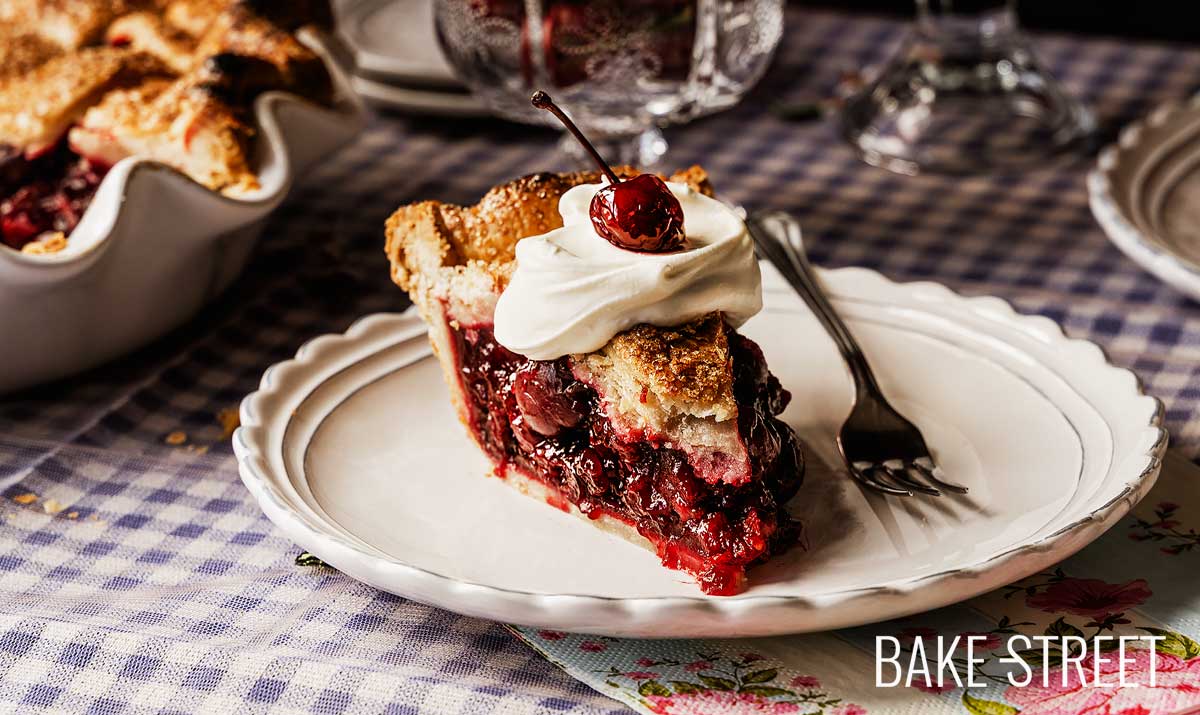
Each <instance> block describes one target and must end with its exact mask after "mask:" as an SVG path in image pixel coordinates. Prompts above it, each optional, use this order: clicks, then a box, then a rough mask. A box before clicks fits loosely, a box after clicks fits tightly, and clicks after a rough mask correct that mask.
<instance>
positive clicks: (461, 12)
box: [434, 0, 783, 168]
mask: <svg viewBox="0 0 1200 715" xmlns="http://www.w3.org/2000/svg"><path fill="white" fill-rule="evenodd" d="M434 17H435V20H436V27H437V34H438V40H439V42H440V43H441V46H442V50H443V52H444V53H445V55H446V57H447V59H448V60H449V61H450V63H451V65H452V66H453V67H454V68H455V70H456V71H457V73H458V74H459V76H460V78H461V79H462V80H463V81H464V82H466V84H467V85H468V86H469V87H470V88H471V90H472V91H473V92H474V93H475V94H476V95H477V96H479V97H480V98H482V99H483V100H484V101H485V102H486V103H487V104H488V106H489V107H491V108H492V109H493V110H494V111H495V112H497V113H498V114H500V115H502V116H505V117H508V118H510V119H515V120H517V121H521V122H528V123H536V124H549V123H553V122H554V120H553V119H552V118H550V117H548V115H546V113H545V112H539V111H537V110H535V109H533V108H532V107H531V106H530V104H529V95H530V93H532V92H533V91H534V90H536V89H545V90H547V91H549V92H550V93H551V94H553V95H554V98H555V100H556V101H557V102H559V103H560V104H561V105H562V106H563V108H564V109H566V111H567V112H568V113H569V114H570V115H571V117H572V119H574V120H575V122H576V123H577V124H579V126H580V128H581V129H583V131H584V132H585V133H586V134H587V135H588V137H589V138H590V139H591V140H592V142H593V143H594V144H596V146H597V148H598V149H599V150H600V152H601V153H602V154H603V155H604V156H605V157H606V158H607V159H608V160H609V161H610V162H611V163H613V164H635V165H638V166H641V167H643V168H651V167H653V166H654V165H655V164H657V163H658V162H659V161H660V160H661V159H662V157H663V154H664V153H665V152H666V151H667V142H666V140H665V139H664V138H663V135H662V132H661V127H664V126H666V125H668V124H671V123H676V122H682V121H687V120H689V119H692V118H695V117H697V116H699V115H702V114H706V113H709V112H713V111H716V110H719V109H723V108H726V107H729V106H731V105H733V104H734V103H736V102H737V101H738V100H739V99H740V98H741V97H742V95H743V94H744V93H745V92H746V91H747V90H748V89H749V88H750V87H751V86H752V85H753V84H754V83H755V82H756V81H757V80H758V79H759V77H761V76H762V74H763V72H765V71H766V68H767V65H768V64H769V63H770V60H771V56H772V54H773V53H774V51H775V48H776V46H777V45H778V43H779V39H780V37H781V36H782V33H783V0H436V2H435V5H434ZM559 146H560V147H561V149H562V150H563V151H565V152H566V153H567V154H569V155H570V156H572V157H573V158H575V159H576V160H577V161H578V162H583V161H585V160H586V159H585V157H583V156H582V155H581V153H580V150H579V147H578V144H577V143H576V142H575V141H574V140H573V139H572V138H571V137H569V136H564V138H563V141H562V142H560V144H559ZM589 165H590V162H589Z"/></svg>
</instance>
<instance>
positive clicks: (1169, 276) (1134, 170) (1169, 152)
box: [1087, 95, 1200, 300]
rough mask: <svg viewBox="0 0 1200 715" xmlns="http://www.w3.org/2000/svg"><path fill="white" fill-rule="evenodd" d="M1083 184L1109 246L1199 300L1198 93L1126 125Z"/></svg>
mask: <svg viewBox="0 0 1200 715" xmlns="http://www.w3.org/2000/svg"><path fill="white" fill-rule="evenodd" d="M1087 186H1088V199H1089V203H1090V204H1091V208H1092V213H1093V214H1094V215H1095V216H1096V220H1097V221H1098V222H1099V223H1100V226H1101V227H1102V228H1103V229H1104V232H1105V233H1107V234H1108V237H1109V238H1110V239H1111V240H1112V242H1113V243H1114V244H1116V246H1117V247H1118V248H1120V249H1121V251H1123V252H1124V253H1125V255H1127V256H1129V257H1130V258H1131V259H1133V260H1134V261H1135V262H1136V263H1137V264H1138V265H1140V266H1141V267H1142V268H1144V269H1146V270H1147V271H1149V272H1150V273H1151V274H1153V275H1155V276H1157V277H1158V278H1159V279H1161V280H1163V281H1164V282H1166V283H1168V284H1169V285H1171V286H1174V287H1175V288H1176V289H1178V290H1180V291H1182V292H1183V293H1185V294H1186V295H1188V296H1190V297H1192V298H1193V299H1196V300H1200V95H1196V96H1195V97H1193V98H1192V100H1191V101H1189V102H1183V103H1177V104H1169V105H1165V106H1162V107H1159V108H1158V109H1156V110H1155V111H1153V112H1151V113H1150V114H1149V115H1148V116H1147V117H1146V118H1145V119H1142V120H1140V121H1137V122H1134V123H1133V124H1130V125H1129V126H1128V127H1125V128H1124V129H1123V130H1122V131H1121V135H1120V138H1119V139H1118V141H1117V143H1115V144H1113V145H1112V146H1109V147H1107V148H1106V149H1105V150H1104V151H1102V152H1101V153H1100V158H1099V160H1098V161H1097V163H1096V168H1095V169H1093V170H1092V171H1091V172H1090V173H1089V174H1088V181H1087Z"/></svg>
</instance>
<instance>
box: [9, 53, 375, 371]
mask: <svg viewBox="0 0 1200 715" xmlns="http://www.w3.org/2000/svg"><path fill="white" fill-rule="evenodd" d="M300 36H301V39H302V40H303V41H304V42H305V43H306V44H308V45H309V46H310V47H312V48H313V49H314V50H315V51H317V52H318V53H319V54H320V55H321V57H322V59H324V60H325V64H326V66H327V67H328V68H329V71H330V74H331V76H332V77H333V82H334V89H335V95H336V97H337V99H336V104H335V106H334V107H332V108H325V107H319V106H317V105H314V104H312V103H309V102H307V101H304V100H302V99H300V98H298V97H295V96H293V95H289V94H285V93H281V92H269V93H266V94H263V95H262V96H260V97H258V98H257V100H256V101H255V103H254V108H253V113H254V121H255V126H256V127H257V129H258V131H259V135H258V140H257V141H256V143H255V151H256V156H255V163H254V165H255V166H256V167H257V170H258V176H259V182H260V184H261V189H259V190H258V191H256V192H255V193H253V194H251V195H247V196H244V197H239V198H231V197H228V196H225V195H223V194H220V193H218V192H215V191H211V190H209V189H207V188H205V187H203V186H201V185H200V184H198V183H196V182H195V181H193V180H191V179H190V178H188V177H186V176H184V175H183V174H181V173H179V172H177V171H175V170H173V169H170V168H167V167H166V166H164V165H162V164H159V163H156V162H151V161H147V160H143V159H138V158H135V157H131V158H127V159H124V160H122V161H120V162H118V163H117V164H116V165H115V166H113V167H112V169H111V170H110V171H109V172H108V174H107V175H106V176H105V177H104V180H103V181H102V182H101V184H100V187H99V188H98V190H97V192H96V195H95V198H94V199H93V200H92V204H91V206H90V207H89V208H88V210H87V212H86V213H85V214H84V216H83V218H82V220H81V221H80V223H79V225H78V226H77V227H76V229H75V230H74V231H73V232H72V233H71V236H70V238H69V239H68V241H67V247H66V248H65V249H63V250H62V251H60V252H58V253H53V254H44V255H35V254H26V253H21V252H19V251H15V250H12V249H9V248H8V247H6V246H0V365H3V368H0V393H3V392H9V391H12V390H16V389H20V388H24V387H28V386H31V385H35V384H38V383H41V382H45V381H48V380H53V379H56V378H60V377H64V376H67V375H70V374H73V373H76V372H80V371H82V370H86V369H88V368H91V367H94V366H96V365H100V364H101V363H104V362H106V361H108V360H110V359H112V358H115V357H117V356H118V355H122V354H124V353H126V352H129V351H131V350H133V349H135V348H137V347H140V346H142V345H144V344H146V343H148V342H150V341H151V340H153V339H155V338H157V337H159V336H161V335H163V334H165V333H166V332H168V331H169V330H171V329H173V328H175V327H177V326H179V325H180V324H182V323H183V322H184V321H186V320H187V319H189V318H190V317H192V316H193V315H194V314H195V313H196V312H197V311H198V310H199V309H200V308H201V307H203V306H204V305H205V304H206V303H207V302H209V301H210V300H211V299H212V298H214V297H216V296H217V295H218V294H219V293H220V292H221V291H223V290H224V289H225V288H226V287H228V285H229V284H230V283H231V282H232V281H233V279H234V278H236V277H237V276H238V274H239V273H240V272H241V271H242V268H243V267H244V266H245V264H246V261H247V259H248V258H249V256H250V253H251V249H252V248H253V245H254V243H255V240H256V239H257V237H258V233H259V231H260V230H261V227H262V222H263V220H264V219H265V218H266V216H267V214H268V213H270V212H271V210H272V209H274V208H275V207H276V206H278V205H279V204H280V203H281V202H282V201H283V200H284V198H285V197H286V195H287V193H288V191H289V189H290V188H291V187H292V184H293V183H294V182H295V181H296V180H297V179H298V178H299V177H302V176H303V175H304V172H305V171H306V170H307V169H308V168H309V167H311V166H312V165H313V163H314V162H316V161H317V160H318V159H320V158H321V157H323V156H325V155H327V154H329V153H331V152H332V151H333V150H335V149H337V148H338V147H340V146H341V145H343V144H345V143H346V142H348V141H350V140H351V139H352V138H353V137H354V136H356V135H357V134H358V132H359V131H361V129H362V127H363V126H364V125H365V121H366V110H365V109H364V107H363V104H362V102H361V100H359V99H358V97H357V96H356V95H355V93H354V92H353V91H352V90H351V89H350V86H349V83H348V81H347V79H346V76H345V75H344V73H343V72H342V71H341V69H340V68H339V66H338V65H337V63H336V62H334V61H333V60H332V59H331V53H330V51H329V46H328V45H327V44H326V43H325V42H324V41H323V40H322V39H321V38H319V37H318V36H317V35H316V34H315V33H310V32H307V31H302V33H301V35H300Z"/></svg>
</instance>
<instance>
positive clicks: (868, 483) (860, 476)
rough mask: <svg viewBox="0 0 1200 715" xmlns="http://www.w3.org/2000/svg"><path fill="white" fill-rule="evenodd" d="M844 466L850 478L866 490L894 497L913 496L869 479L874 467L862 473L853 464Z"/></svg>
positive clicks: (905, 490)
mask: <svg viewBox="0 0 1200 715" xmlns="http://www.w3.org/2000/svg"><path fill="white" fill-rule="evenodd" d="M846 466H847V467H848V468H849V469H850V476H852V477H854V479H855V481H857V482H858V483H859V484H862V485H863V486H864V487H867V488H868V489H874V490H875V491H877V492H883V493H885V494H892V495H895V496H904V497H911V496H912V495H913V493H912V492H910V491H908V490H907V489H898V488H896V487H893V486H891V485H890V484H885V483H883V482H881V481H879V480H878V479H873V478H871V476H870V474H871V472H873V471H875V468H874V467H871V468H870V469H868V470H867V471H865V472H864V471H863V470H861V469H859V468H858V467H856V466H854V465H853V464H847V465H846Z"/></svg>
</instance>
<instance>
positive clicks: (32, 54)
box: [0, 26, 63, 81]
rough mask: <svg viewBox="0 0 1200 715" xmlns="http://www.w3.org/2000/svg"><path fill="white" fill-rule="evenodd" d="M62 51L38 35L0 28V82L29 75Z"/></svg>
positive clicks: (21, 30) (4, 27) (5, 27)
mask: <svg viewBox="0 0 1200 715" xmlns="http://www.w3.org/2000/svg"><path fill="white" fill-rule="evenodd" d="M62 51H63V50H62V48H61V47H59V46H58V45H57V44H55V43H53V42H51V41H49V40H47V39H45V38H44V37H42V36H40V35H38V34H36V33H33V32H28V31H25V30H24V29H20V30H16V29H12V28H9V27H7V26H0V81H3V80H4V79H5V78H7V77H20V76H22V75H25V74H28V73H29V72H32V71H33V70H35V69H37V68H38V67H40V66H41V65H42V64H44V63H45V62H46V61H47V60H49V59H51V58H53V57H55V56H57V55H60V54H62Z"/></svg>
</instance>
